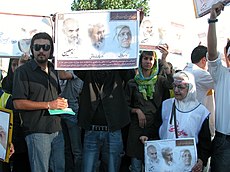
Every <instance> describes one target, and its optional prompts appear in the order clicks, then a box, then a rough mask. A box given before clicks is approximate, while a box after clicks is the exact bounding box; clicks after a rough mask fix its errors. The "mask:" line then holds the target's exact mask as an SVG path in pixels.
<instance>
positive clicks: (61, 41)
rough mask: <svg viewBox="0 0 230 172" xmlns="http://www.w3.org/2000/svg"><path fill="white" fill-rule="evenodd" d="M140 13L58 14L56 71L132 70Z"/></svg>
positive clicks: (121, 11) (136, 47)
mask: <svg viewBox="0 0 230 172" xmlns="http://www.w3.org/2000/svg"><path fill="white" fill-rule="evenodd" d="M138 34H139V12H138V11H136V10H89V11H76V12H71V13H57V14H56V17H55V68H56V69H61V70H65V69H72V70H88V69H92V70H94V69H96V70H99V69H132V68H137V67H138V59H139V58H138V57H139V56H138V54H139V44H138Z"/></svg>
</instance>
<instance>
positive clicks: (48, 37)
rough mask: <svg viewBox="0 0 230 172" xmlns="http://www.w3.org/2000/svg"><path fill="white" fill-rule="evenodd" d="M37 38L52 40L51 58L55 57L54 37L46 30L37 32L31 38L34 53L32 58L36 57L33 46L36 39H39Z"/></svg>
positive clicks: (31, 47) (31, 49) (31, 48)
mask: <svg viewBox="0 0 230 172" xmlns="http://www.w3.org/2000/svg"><path fill="white" fill-rule="evenodd" d="M37 39H47V40H49V41H50V45H51V48H50V57H49V59H52V58H53V52H54V44H53V39H52V38H51V36H50V35H49V34H48V33H46V32H39V33H36V34H35V35H34V36H33V38H32V39H31V44H30V51H31V53H32V55H31V58H32V59H33V58H34V51H33V46H34V41H35V40H37Z"/></svg>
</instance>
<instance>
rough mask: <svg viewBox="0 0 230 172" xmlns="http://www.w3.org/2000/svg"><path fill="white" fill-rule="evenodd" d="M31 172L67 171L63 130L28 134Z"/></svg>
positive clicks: (27, 141)
mask: <svg viewBox="0 0 230 172" xmlns="http://www.w3.org/2000/svg"><path fill="white" fill-rule="evenodd" d="M25 139H26V143H27V147H28V154H29V160H30V167H31V172H48V171H49V170H50V171H52V172H63V171H65V158H64V139H63V134H62V132H61V131H59V132H55V133H52V134H46V133H33V134H29V135H27V136H26V138H25Z"/></svg>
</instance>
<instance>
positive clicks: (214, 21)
mask: <svg viewBox="0 0 230 172" xmlns="http://www.w3.org/2000/svg"><path fill="white" fill-rule="evenodd" d="M216 22H218V19H208V24H210V23H216Z"/></svg>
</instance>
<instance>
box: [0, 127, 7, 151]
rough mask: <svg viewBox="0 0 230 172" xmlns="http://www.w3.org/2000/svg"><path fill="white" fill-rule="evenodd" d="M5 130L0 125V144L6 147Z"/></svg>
mask: <svg viewBox="0 0 230 172" xmlns="http://www.w3.org/2000/svg"><path fill="white" fill-rule="evenodd" d="M6 143H7V142H6V131H5V130H4V128H3V127H2V126H1V125H0V144H2V146H3V147H4V148H5V149H6Z"/></svg>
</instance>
